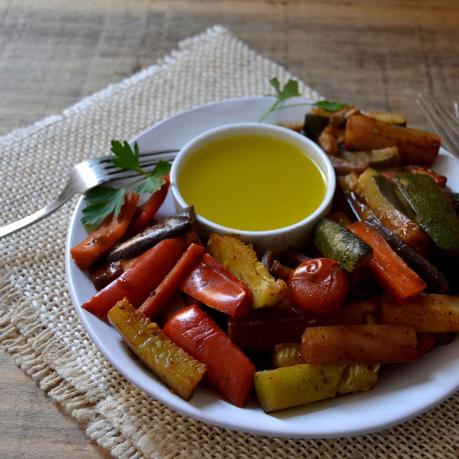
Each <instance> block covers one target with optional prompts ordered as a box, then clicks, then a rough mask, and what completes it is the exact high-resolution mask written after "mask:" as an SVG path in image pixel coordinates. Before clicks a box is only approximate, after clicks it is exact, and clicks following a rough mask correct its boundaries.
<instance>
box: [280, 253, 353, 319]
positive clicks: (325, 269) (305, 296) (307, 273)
mask: <svg viewBox="0 0 459 459" xmlns="http://www.w3.org/2000/svg"><path fill="white" fill-rule="evenodd" d="M348 291H349V282H348V280H347V277H346V274H345V273H344V272H343V270H342V269H341V268H340V267H339V265H338V263H337V262H336V261H335V260H331V259H330V258H313V259H310V260H307V261H305V262H303V263H301V265H299V266H298V267H297V268H296V269H295V271H293V273H292V275H291V276H290V279H289V281H288V297H289V300H290V301H291V303H292V304H293V305H294V306H296V307H298V308H300V309H303V310H304V311H309V312H313V313H315V314H327V313H330V312H334V311H336V310H337V309H338V308H339V307H340V306H341V305H342V304H343V301H344V299H345V298H346V296H347V293H348Z"/></svg>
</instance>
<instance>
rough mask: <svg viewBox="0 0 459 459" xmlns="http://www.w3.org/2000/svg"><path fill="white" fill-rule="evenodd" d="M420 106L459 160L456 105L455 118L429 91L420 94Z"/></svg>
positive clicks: (456, 109)
mask: <svg viewBox="0 0 459 459" xmlns="http://www.w3.org/2000/svg"><path fill="white" fill-rule="evenodd" d="M417 102H418V105H419V107H420V108H421V110H422V111H423V113H424V115H425V116H426V118H427V119H428V121H429V123H430V124H431V126H432V127H433V128H434V130H435V131H436V132H437V133H438V134H440V136H441V137H442V140H443V143H444V145H445V146H446V148H447V149H448V151H449V152H450V153H451V154H453V155H454V156H455V157H456V158H458V159H459V121H458V119H457V117H458V115H459V113H458V112H459V109H458V105H457V103H456V104H455V116H454V115H453V114H452V113H450V112H449V111H447V110H445V109H444V108H443V107H442V106H441V105H440V104H439V103H438V102H437V101H436V100H435V99H434V97H433V96H432V95H431V94H430V93H429V92H427V91H424V92H422V93H420V94H418V99H417Z"/></svg>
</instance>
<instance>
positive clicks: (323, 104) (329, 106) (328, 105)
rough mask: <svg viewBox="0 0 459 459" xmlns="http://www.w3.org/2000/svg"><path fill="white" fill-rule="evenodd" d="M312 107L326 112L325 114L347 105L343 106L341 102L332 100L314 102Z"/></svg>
mask: <svg viewBox="0 0 459 459" xmlns="http://www.w3.org/2000/svg"><path fill="white" fill-rule="evenodd" d="M314 106H316V107H319V108H323V109H324V110H327V112H337V111H338V110H341V109H342V108H344V107H347V104H343V103H341V102H334V101H333V100H319V102H315V103H314Z"/></svg>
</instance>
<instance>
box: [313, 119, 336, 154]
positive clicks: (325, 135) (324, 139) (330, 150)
mask: <svg viewBox="0 0 459 459" xmlns="http://www.w3.org/2000/svg"><path fill="white" fill-rule="evenodd" d="M317 142H318V144H319V145H320V146H321V147H322V149H323V150H324V151H325V153H327V155H329V156H336V155H337V154H338V142H337V140H336V137H335V132H334V128H333V127H332V126H327V127H326V128H325V129H324V130H323V131H322V132H321V133H320V135H319V138H318V139H317Z"/></svg>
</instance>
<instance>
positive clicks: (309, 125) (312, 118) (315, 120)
mask: <svg viewBox="0 0 459 459" xmlns="http://www.w3.org/2000/svg"><path fill="white" fill-rule="evenodd" d="M329 122H330V120H329V118H328V117H327V116H321V115H315V114H314V113H306V117H305V119H304V126H303V132H304V134H305V135H306V137H309V138H310V139H311V140H314V141H317V139H318V138H319V135H320V134H321V132H322V131H323V130H324V129H325V128H326V127H327V126H328V124H329Z"/></svg>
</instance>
